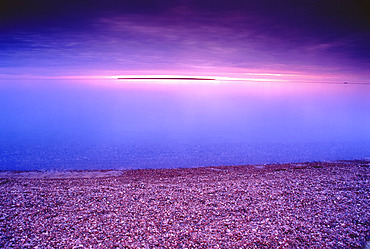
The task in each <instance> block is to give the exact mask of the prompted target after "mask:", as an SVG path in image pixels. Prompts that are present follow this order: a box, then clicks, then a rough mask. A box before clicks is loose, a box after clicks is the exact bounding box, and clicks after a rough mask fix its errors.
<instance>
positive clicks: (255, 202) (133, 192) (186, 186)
mask: <svg viewBox="0 0 370 249" xmlns="http://www.w3.org/2000/svg"><path fill="white" fill-rule="evenodd" d="M369 197H370V162H368V161H342V162H334V163H303V164H284V165H256V166H229V167H205V168H193V169H160V170H154V169H153V170H127V171H93V172H89V171H76V172H52V173H50V172H49V173H47V172H1V173H0V247H5V248H9V247H16V248H114V247H118V248H124V247H129V248H240V247H241V248H261V247H266V248H365V247H367V246H369V242H367V241H369V240H370V212H369V207H370V205H369V204H370V203H369V199H370V198H369Z"/></svg>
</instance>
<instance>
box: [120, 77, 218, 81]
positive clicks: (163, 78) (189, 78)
mask: <svg viewBox="0 0 370 249" xmlns="http://www.w3.org/2000/svg"><path fill="white" fill-rule="evenodd" d="M117 79H118V80H216V79H212V78H194V77H150V78H145V77H127V78H126V77H119V78H117Z"/></svg>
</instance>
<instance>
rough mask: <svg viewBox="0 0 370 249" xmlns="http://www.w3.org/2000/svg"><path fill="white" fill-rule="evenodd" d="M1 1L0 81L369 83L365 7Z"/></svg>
mask: <svg viewBox="0 0 370 249" xmlns="http://www.w3.org/2000/svg"><path fill="white" fill-rule="evenodd" d="M3 2H4V3H5V4H2V8H1V9H0V34H1V36H0V48H1V49H0V58H1V60H0V75H2V77H10V76H9V75H25V77H27V76H29V75H31V76H70V75H106V76H110V75H126V74H129V75H130V74H135V75H136V74H143V75H145V74H155V75H157V74H158V75H177V74H182V75H184V74H185V75H194V74H195V75H199V74H201V75H206V76H213V74H217V75H221V76H223V74H224V75H226V76H228V75H227V74H230V73H233V72H237V73H238V74H240V73H250V72H262V73H281V72H283V73H291V72H294V73H299V74H310V75H317V76H322V77H323V79H324V80H325V77H327V76H328V75H333V74H334V75H338V74H339V75H340V77H339V79H335V81H336V80H339V81H340V82H342V81H352V82H354V81H358V82H369V79H368V77H369V70H368V69H369V68H370V49H369V45H368V44H370V3H369V1H364V0H348V1H338V0H336V1H334V0H326V1H312V0H302V1H292V0H291V1H287V0H284V1H273V0H268V1H260V0H258V1H257V0H254V1H245V0H231V1H230V0H212V1H205V0H196V1H185V0H184V1H176V0H175V1H167V0H163V1H156V0H135V1H134V0H130V1H118V0H117V1H108V2H106V1H98V0H89V1H87V0H77V1H76V0H73V1H72V0H67V1H49V0H38V1H34V0H31V1H30V0H9V1H8V0H5V1H3ZM238 77H239V75H238ZM329 78H330V77H329ZM329 78H328V79H329Z"/></svg>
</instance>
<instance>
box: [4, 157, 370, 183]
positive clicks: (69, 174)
mask: <svg viewBox="0 0 370 249" xmlns="http://www.w3.org/2000/svg"><path fill="white" fill-rule="evenodd" d="M352 163H363V164H366V165H370V160H364V159H359V160H338V161H329V162H303V163H281V164H280V163H269V164H248V165H224V166H201V167H190V168H186V167H181V168H147V169H102V170H99V169H93V170H30V171H27V170H0V178H34V179H41V178H43V179H48V178H50V179H53V178H57V179H63V178H100V177H118V176H121V175H125V174H126V173H128V172H140V171H153V172H156V171H161V172H163V171H168V172H171V171H179V170H180V171H181V170H191V169H196V170H206V171H212V170H216V171H227V170H228V169H231V168H244V169H247V170H250V171H262V170H263V171H268V170H271V171H274V170H288V169H302V168H309V167H314V168H315V167H323V165H326V166H328V165H332V164H335V165H342V164H344V165H347V164H352Z"/></svg>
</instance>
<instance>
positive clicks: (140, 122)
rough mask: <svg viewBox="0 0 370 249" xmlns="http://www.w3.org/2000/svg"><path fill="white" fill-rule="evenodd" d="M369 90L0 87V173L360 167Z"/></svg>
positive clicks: (100, 84) (68, 84)
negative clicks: (355, 163) (318, 163)
mask: <svg viewBox="0 0 370 249" xmlns="http://www.w3.org/2000/svg"><path fill="white" fill-rule="evenodd" d="M369 87H370V86H369V85H358V84H357V85H351V84H305V83H299V84H294V83H278V82H273V83H263V82H255V83H243V82H228V81H222V82H217V83H214V82H212V83H201V84H198V83H194V82H193V83H191V84H188V83H182V84H157V83H150V82H143V83H140V84H138V83H117V82H114V81H112V80H102V81H94V82H84V81H76V80H75V81H73V80H58V81H57V80H38V81H32V82H30V81H24V82H21V81H17V82H14V83H12V84H9V82H7V83H6V84H2V85H0V88H1V91H0V116H1V117H2V118H1V120H0V128H1V129H0V139H1V148H0V167H1V169H18V170H19V169H63V168H68V169H82V168H84V169H86V168H142V167H187V166H188V167H192V166H206V165H227V164H245V163H269V162H289V161H295V162H297V161H313V160H337V159H354V158H369V157H370V153H369V152H368V151H367V150H366V148H368V147H369V144H370V142H369V141H370V130H369V129H368V127H370V91H369V90H370V89H369Z"/></svg>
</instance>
